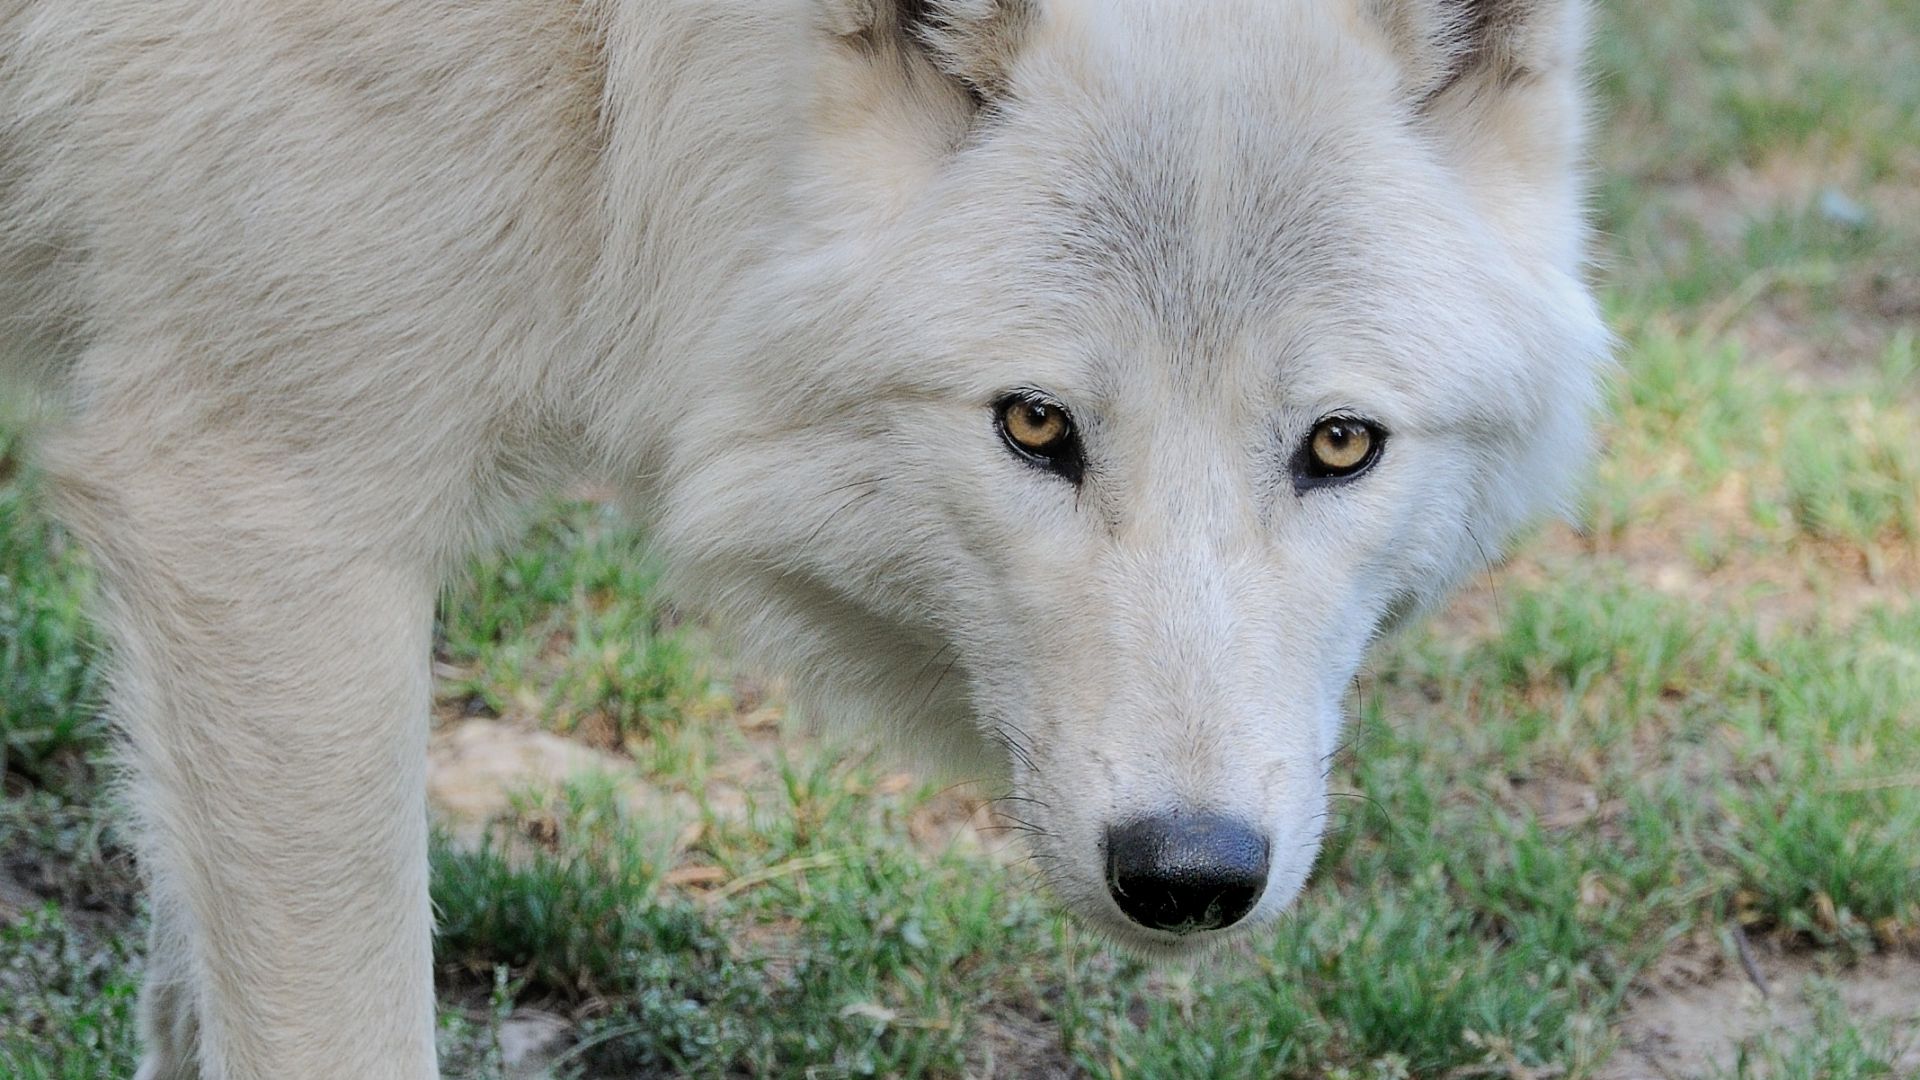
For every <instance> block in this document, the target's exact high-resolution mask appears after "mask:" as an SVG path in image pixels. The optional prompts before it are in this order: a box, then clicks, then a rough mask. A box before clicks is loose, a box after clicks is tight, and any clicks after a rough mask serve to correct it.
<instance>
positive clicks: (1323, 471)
mask: <svg viewBox="0 0 1920 1080" xmlns="http://www.w3.org/2000/svg"><path fill="white" fill-rule="evenodd" d="M1385 441H1386V432H1384V431H1382V430H1380V428H1379V427H1378V426H1377V425H1375V424H1373V423H1371V422H1369V421H1366V420H1360V419H1357V418H1355V417H1351V416H1329V417H1327V418H1326V419H1324V420H1322V421H1320V422H1319V423H1317V424H1315V425H1314V426H1313V431H1312V432H1310V433H1309V434H1308V435H1307V440H1306V442H1305V443H1304V444H1303V445H1302V446H1301V447H1300V452H1299V453H1298V454H1296V455H1295V457H1294V467H1293V474H1294V485H1295V486H1296V487H1297V488H1299V489H1301V490H1305V489H1307V488H1312V487H1320V486H1323V485H1325V484H1331V483H1338V482H1339V481H1342V480H1351V479H1353V478H1354V477H1356V476H1358V475H1360V474H1361V473H1363V472H1365V471H1366V470H1367V469H1368V468H1370V467H1371V466H1372V465H1373V463H1374V461H1375V460H1377V459H1378V458H1379V456H1380V446H1381V444H1382V443H1383V442H1385Z"/></svg>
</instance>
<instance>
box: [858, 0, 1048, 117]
mask: <svg viewBox="0 0 1920 1080" xmlns="http://www.w3.org/2000/svg"><path fill="white" fill-rule="evenodd" d="M1038 6H1039V0H824V4H823V7H824V9H825V16H826V25H827V28H828V29H829V30H830V31H832V32H833V33H835V34H838V35H840V36H842V37H860V38H868V39H882V38H885V37H888V36H897V37H901V38H904V39H905V40H907V41H909V42H912V43H913V44H914V45H915V46H917V47H918V48H920V49H921V50H923V51H924V52H925V53H926V55H927V56H928V58H929V59H931V60H932V61H933V63H934V66H936V67H938V68H939V69H940V70H941V71H942V72H944V73H946V74H947V75H948V76H950V77H952V78H954V79H957V80H959V81H960V83H962V84H963V85H964V86H965V87H966V88H967V90H968V92H969V93H971V94H972V95H973V96H974V97H975V98H976V99H979V100H991V99H993V98H996V97H999V96H1000V95H1002V94H1004V93H1005V92H1006V90H1007V84H1008V82H1009V77H1010V75H1011V73H1012V71H1013V65H1014V62H1015V60H1016V59H1018V57H1019V55H1020V49H1021V47H1022V45H1023V44H1024V43H1025V41H1026V37H1027V34H1028V33H1029V31H1031V29H1032V28H1033V25H1034V23H1035V21H1036V18H1037V14H1038V13H1037V8H1038Z"/></svg>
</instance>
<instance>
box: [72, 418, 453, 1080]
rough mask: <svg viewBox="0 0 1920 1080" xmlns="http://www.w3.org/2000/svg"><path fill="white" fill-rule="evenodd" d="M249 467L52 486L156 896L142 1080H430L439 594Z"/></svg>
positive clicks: (186, 467) (423, 576)
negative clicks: (85, 596)
mask: <svg viewBox="0 0 1920 1080" xmlns="http://www.w3.org/2000/svg"><path fill="white" fill-rule="evenodd" d="M270 468H271V467H269V469H270ZM112 471H113V470H111V469H101V470H97V471H95V472H94V477H96V478H97V477H98V476H99V475H100V473H101V472H108V473H111V472H112ZM258 471H259V467H258V463H248V462H233V461H228V462H225V463H222V464H219V465H215V464H213V462H212V461H211V460H210V459H209V458H208V457H206V456H200V457H187V456H186V455H182V457H181V458H178V459H174V460H172V461H170V462H165V463H151V464H149V465H147V466H143V467H142V468H140V469H138V470H135V471H134V472H133V473H131V474H129V473H125V472H123V473H122V474H121V475H118V476H111V477H110V479H108V481H107V482H106V483H104V484H101V483H98V482H97V480H95V479H92V478H90V479H89V480H87V481H83V482H81V483H80V484H78V485H76V486H75V488H74V489H72V490H70V491H69V492H68V493H67V497H66V499H65V501H66V502H67V504H68V509H69V513H68V514H67V516H68V518H69V520H71V521H73V522H74V523H75V525H76V528H77V529H78V530H79V531H80V532H81V533H82V534H83V535H84V536H85V537H86V538H87V539H88V541H89V543H90V546H92V548H93V549H94V551H95V553H96V555H97V557H98V561H99V563H100V568H101V572H102V577H103V579H104V582H105V585H106V589H105V593H106V601H107V603H106V608H107V611H106V614H107V618H108V623H109V627H110V630H111V631H112V633H113V637H114V644H115V659H116V663H117V672H116V678H115V680H114V691H113V693H114V699H113V705H114V709H115V711H116V712H117V714H118V715H119V717H120V719H121V721H122V722H123V724H124V726H125V728H126V731H127V734H128V736H129V738H128V744H129V749H130V753H131V759H132V760H131V765H132V769H133V774H134V775H133V777H132V781H133V784H132V794H133V802H134V806H135V809H136V812H137V814H138V817H139V827H140V834H141V841H142V843H141V848H142V861H143V865H144V867H145V869H146V871H147V874H148V877H149V880H150V882H151V887H152V890H153V897H154V907H155V915H156V922H155V929H154V937H153V943H154V949H155V955H154V956H153V958H152V962H151V964H150V971H151V975H150V979H149V985H148V986H147V988H146V1001H145V1003H144V1008H143V1010H142V1011H143V1026H144V1027H145V1029H146V1030H145V1034H146V1038H147V1045H148V1051H147V1053H148V1056H147V1058H146V1059H145V1061H144V1062H143V1063H142V1066H141V1071H140V1074H139V1075H140V1076H141V1077H143V1078H153V1080H162V1078H164V1080H186V1078H196V1077H197V1078H201V1080H322V1078H326V1080H332V1078H345V1077H353V1078H355V1080H386V1078H393V1080H420V1078H423V1077H432V1076H434V1075H435V1074H436V1065H435V1060H434V1043H433V975H432V951H431V941H430V933H431V917H430V913H429V906H428V899H427V822H426V810H425V805H424V794H423V793H424V788H425V776H424V772H425V750H426V721H427V710H428V694H429V668H428V662H429V650H430V640H431V639H430V633H431V620H432V597H433V583H432V580H431V577H430V575H429V574H427V573H426V572H425V571H424V570H422V569H420V568H418V567H414V566H410V565H408V562H407V560H405V559H404V558H401V557H398V556H397V555H395V554H393V553H392V552H391V551H382V550H381V548H380V545H379V544H378V543H375V542H370V540H369V538H368V537H367V536H366V535H365V534H364V532H359V531H356V530H353V529H342V521H343V519H345V518H346V516H347V515H346V509H347V508H345V507H343V506H339V505H336V506H334V507H332V508H331V509H332V510H333V513H332V514H331V515H330V514H328V513H325V512H316V511H320V510H321V508H320V507H318V506H315V505H314V504H313V503H312V502H310V495H309V494H308V493H303V492H302V491H301V490H300V488H301V485H300V484H299V483H298V481H293V480H291V478H286V477H281V478H280V480H279V481H276V480H272V479H268V478H266V477H262V476H259V475H258ZM250 475H252V480H247V479H244V478H248V477H249V476H250ZM281 481H290V482H281Z"/></svg>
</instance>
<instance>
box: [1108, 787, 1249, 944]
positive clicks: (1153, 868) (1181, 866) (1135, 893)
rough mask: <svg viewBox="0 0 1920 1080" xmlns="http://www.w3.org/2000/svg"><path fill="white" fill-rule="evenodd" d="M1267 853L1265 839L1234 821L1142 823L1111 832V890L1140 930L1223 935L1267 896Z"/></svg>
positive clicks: (1170, 818) (1188, 817) (1202, 817)
mask: <svg viewBox="0 0 1920 1080" xmlns="http://www.w3.org/2000/svg"><path fill="white" fill-rule="evenodd" d="M1268 854H1269V852H1268V845H1267V839H1266V837H1264V836H1262V835H1261V834H1260V833H1258V832H1256V831H1255V830H1253V829H1251V828H1248V827H1247V826H1246V825H1244V824H1241V823H1240V822H1238V821H1234V820H1233V819H1231V818H1225V817H1220V816H1218V815H1214V814H1169V815H1166V816H1163V817H1151V818H1137V819H1135V820H1133V821H1129V822H1127V823H1126V824H1124V825H1116V826H1113V827H1111V828H1109V829H1108V830H1107V890H1108V891H1109V892H1111V893H1112V894H1113V899H1114V902H1115V903H1117V904H1119V905H1120V910H1121V911H1124V912H1126V914H1127V918H1129V919H1132V920H1133V921H1134V922H1137V923H1139V924H1140V925H1141V926H1146V927H1151V928H1153V929H1155V930H1171V931H1173V932H1174V933H1176V934H1185V933H1191V932H1192V931H1195V930H1218V929H1220V928H1221V927H1223V926H1231V925H1233V924H1234V923H1236V922H1239V921H1240V919H1241V917H1242V916H1244V915H1246V913H1247V912H1249V911H1251V910H1253V905H1254V904H1255V903H1257V902H1258V901H1259V899H1260V894H1261V893H1262V892H1265V891H1266V887H1267V858H1268Z"/></svg>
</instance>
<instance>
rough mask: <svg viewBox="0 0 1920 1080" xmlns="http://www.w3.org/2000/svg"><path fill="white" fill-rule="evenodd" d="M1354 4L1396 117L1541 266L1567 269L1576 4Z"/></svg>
mask: <svg viewBox="0 0 1920 1080" xmlns="http://www.w3.org/2000/svg"><path fill="white" fill-rule="evenodd" d="M1360 3H1361V7H1362V10H1363V11H1364V12H1365V13H1366V14H1367V15H1368V16H1369V17H1370V19H1371V20H1372V22H1373V23H1374V25H1375V26H1377V27H1378V28H1379V29H1380V30H1381V31H1382V33H1383V34H1384V35H1385V37H1386V40H1387V43H1388V45H1389V47H1390V48H1391V49H1392V51H1393V53H1394V55H1395V58H1396V60H1397V61H1398V64H1399V68H1400V73H1401V93H1402V94H1403V95H1404V97H1405V99H1406V101H1407V103H1408V105H1409V106H1410V107H1411V108H1412V109H1414V110H1415V112H1416V113H1417V114H1418V115H1419V117H1420V119H1421V122H1422V123H1424V124H1426V125H1428V126H1429V127H1430V128H1431V129H1432V130H1433V131H1434V132H1435V134H1436V135H1438V136H1439V138H1440V139H1441V140H1442V142H1443V144H1445V145H1446V146H1447V147H1448V149H1449V152H1450V154H1451V156H1452V157H1453V158H1454V160H1455V161H1456V162H1457V163H1458V164H1459V166H1460V167H1461V168H1462V169H1463V170H1464V172H1465V173H1466V175H1467V176H1468V178H1469V179H1470V180H1471V181H1472V182H1473V183H1474V184H1475V186H1476V187H1478V188H1479V189H1480V190H1481V191H1482V192H1483V193H1484V194H1485V195H1486V196H1487V199H1486V204H1487V206H1488V207H1489V212H1490V213H1493V214H1494V215H1495V216H1498V217H1502V218H1505V219H1507V221H1508V223H1509V224H1510V225H1511V226H1512V234H1513V235H1525V234H1532V235H1533V236H1534V237H1536V242H1537V243H1539V244H1540V246H1541V249H1542V251H1543V254H1547V255H1548V256H1549V257H1551V258H1554V259H1556V260H1561V261H1564V260H1570V259H1577V258H1578V251H1577V249H1578V247H1579V244H1578V240H1579V238H1580V237H1582V236H1584V230H1583V229H1582V228H1581V227H1580V225H1579V203H1580V197H1579V174H1580V158H1579V150H1580V141H1581V132H1582V129H1583V128H1584V126H1585V124H1584V121H1585V116H1584V115H1583V111H1584V110H1583V105H1582V101H1581V93H1580V89H1581V88H1580V56H1581V50H1582V48H1583V47H1584V45H1585V40H1586V3H1585V0H1360ZM1556 237H1559V238H1561V239H1560V240H1559V241H1558V242H1556V241H1555V238H1556ZM1567 238H1571V239H1567Z"/></svg>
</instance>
